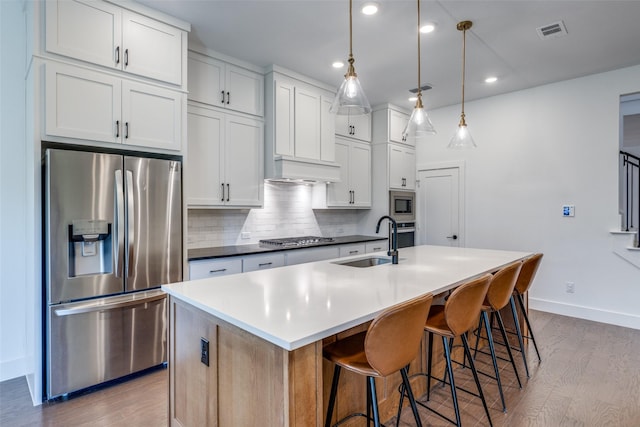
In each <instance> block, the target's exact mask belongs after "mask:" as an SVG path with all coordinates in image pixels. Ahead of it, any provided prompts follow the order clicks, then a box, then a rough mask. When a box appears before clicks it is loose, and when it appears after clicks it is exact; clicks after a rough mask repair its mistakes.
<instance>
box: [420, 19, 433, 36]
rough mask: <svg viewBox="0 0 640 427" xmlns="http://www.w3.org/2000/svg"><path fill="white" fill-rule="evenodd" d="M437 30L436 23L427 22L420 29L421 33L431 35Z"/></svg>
mask: <svg viewBox="0 0 640 427" xmlns="http://www.w3.org/2000/svg"><path fill="white" fill-rule="evenodd" d="M435 29H436V24H435V23H433V22H427V23H426V24H424V25H423V26H422V27H420V32H421V33H422V34H429V33H432V32H433V31H435Z"/></svg>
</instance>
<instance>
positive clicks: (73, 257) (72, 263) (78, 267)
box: [69, 219, 113, 277]
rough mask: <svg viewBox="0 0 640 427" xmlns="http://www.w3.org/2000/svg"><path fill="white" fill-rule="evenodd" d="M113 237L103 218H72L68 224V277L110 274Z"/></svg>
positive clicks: (109, 225)
mask: <svg viewBox="0 0 640 427" xmlns="http://www.w3.org/2000/svg"><path fill="white" fill-rule="evenodd" d="M112 251H113V238H112V233H111V224H110V223H108V222H107V221H105V220H100V219H89V220H86V219H85V220H74V221H72V223H71V224H69V277H77V276H85V275H90V274H105V273H106V274H110V273H111V272H112V264H113V263H112V262H111V259H112V258H111V254H112Z"/></svg>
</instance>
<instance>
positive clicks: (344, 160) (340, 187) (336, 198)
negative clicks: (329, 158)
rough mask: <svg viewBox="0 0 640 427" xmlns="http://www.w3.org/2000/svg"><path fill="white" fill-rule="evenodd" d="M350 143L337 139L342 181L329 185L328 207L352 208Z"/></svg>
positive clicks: (336, 144)
mask: <svg viewBox="0 0 640 427" xmlns="http://www.w3.org/2000/svg"><path fill="white" fill-rule="evenodd" d="M349 145H350V144H349V142H348V141H345V140H343V139H336V142H335V151H336V156H335V157H336V163H338V164H339V165H340V181H339V182H331V183H329V184H327V206H351V187H350V184H349V167H350V166H349Z"/></svg>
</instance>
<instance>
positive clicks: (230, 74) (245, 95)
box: [225, 64, 264, 116]
mask: <svg viewBox="0 0 640 427" xmlns="http://www.w3.org/2000/svg"><path fill="white" fill-rule="evenodd" d="M225 76H226V78H225V82H226V84H225V86H226V87H225V90H226V99H225V102H226V105H225V107H226V108H229V109H231V110H235V111H240V112H243V113H247V114H253V115H254V116H263V115H264V100H263V93H264V89H263V87H264V86H263V85H264V78H263V77H262V75H260V74H258V73H254V72H252V71H249V70H246V69H244V68H241V67H236V66H235V65H231V64H226V71H225Z"/></svg>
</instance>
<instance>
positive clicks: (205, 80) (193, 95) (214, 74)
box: [187, 52, 225, 107]
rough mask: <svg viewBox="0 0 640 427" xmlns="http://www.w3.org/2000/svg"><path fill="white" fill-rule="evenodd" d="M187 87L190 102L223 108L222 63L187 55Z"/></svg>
mask: <svg viewBox="0 0 640 427" xmlns="http://www.w3.org/2000/svg"><path fill="white" fill-rule="evenodd" d="M187 69H188V73H189V78H188V79H187V85H188V88H189V95H188V96H187V98H189V99H190V100H192V101H196V102H202V103H204V104H209V105H213V106H216V107H224V104H225V96H224V95H223V93H222V92H223V90H224V62H222V61H218V60H216V59H213V58H209V57H206V56H202V55H197V54H192V53H191V52H190V53H189V60H188V66H187Z"/></svg>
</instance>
